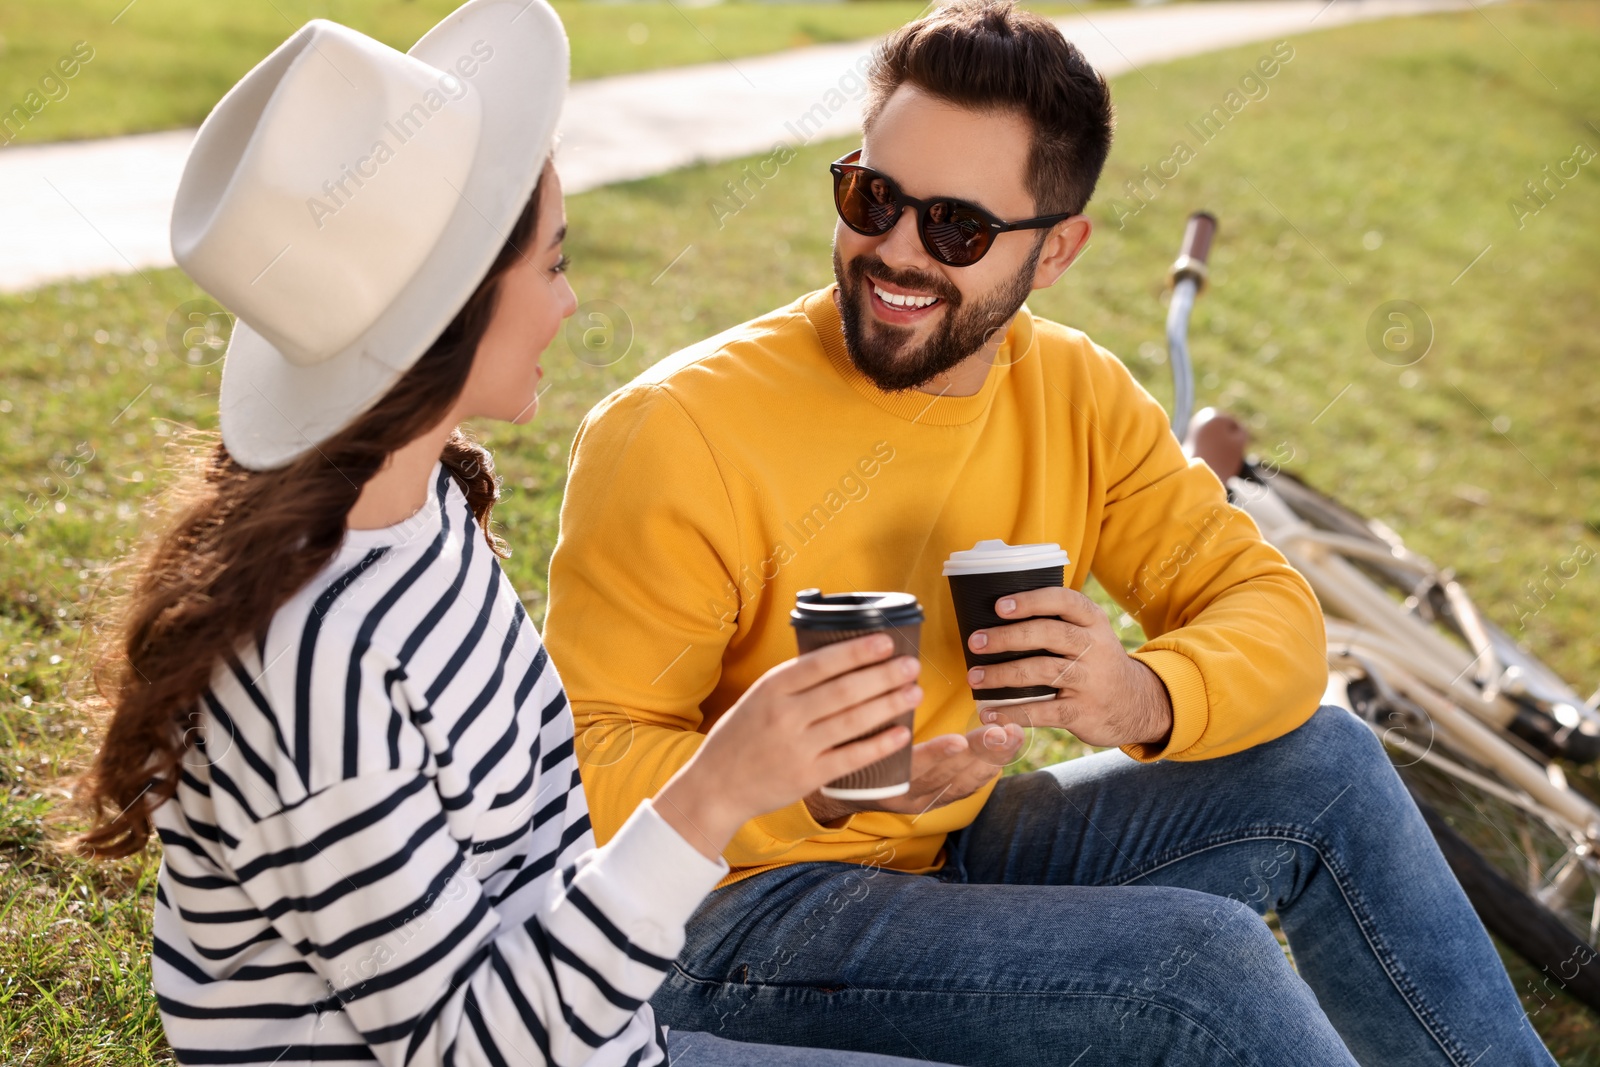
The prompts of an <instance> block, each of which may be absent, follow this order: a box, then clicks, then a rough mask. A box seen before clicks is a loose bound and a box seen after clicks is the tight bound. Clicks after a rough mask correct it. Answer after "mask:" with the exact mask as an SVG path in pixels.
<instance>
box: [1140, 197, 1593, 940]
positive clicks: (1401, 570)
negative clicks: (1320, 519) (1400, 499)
mask: <svg viewBox="0 0 1600 1067" xmlns="http://www.w3.org/2000/svg"><path fill="white" fill-rule="evenodd" d="M1215 225H1216V222H1215V219H1213V218H1212V217H1211V216H1209V215H1205V214H1204V213H1201V214H1197V215H1196V216H1193V217H1191V219H1190V223H1189V228H1188V230H1187V231H1186V233H1185V236H1184V245H1183V252H1182V253H1181V254H1180V256H1179V258H1178V261H1177V262H1176V263H1175V264H1174V265H1173V268H1172V271H1171V274H1170V279H1171V281H1172V286H1173V288H1172V298H1171V302H1170V304H1169V308H1168V314H1167V347H1168V357H1169V359H1170V361H1171V371H1172V378H1173V388H1174V403H1173V409H1172V415H1171V421H1172V428H1173V433H1174V434H1175V435H1176V436H1177V437H1178V439H1179V440H1180V441H1182V440H1184V439H1185V437H1186V436H1187V432H1188V429H1189V426H1190V421H1191V418H1192V411H1193V407H1194V403H1195V398H1194V372H1193V367H1192V365H1191V362H1190V358H1189V346H1188V330H1189V319H1190V316H1191V315H1192V313H1193V310H1194V303H1195V298H1196V297H1197V295H1198V294H1199V293H1200V291H1201V289H1202V288H1203V286H1204V284H1205V280H1206V270H1205V258H1206V255H1207V253H1208V252H1209V248H1210V243H1211V237H1212V235H1213V233H1214V230H1215ZM1251 473H1252V475H1253V477H1252V479H1249V480H1247V479H1245V478H1230V479H1228V486H1229V489H1230V491H1231V492H1232V494H1233V496H1234V498H1235V499H1234V502H1235V504H1236V505H1237V506H1238V507H1240V508H1242V509H1243V510H1244V511H1245V512H1246V513H1248V514H1249V515H1250V517H1251V518H1252V519H1253V520H1254V521H1255V523H1256V525H1257V526H1258V527H1259V528H1260V530H1261V532H1262V535H1263V536H1264V537H1265V538H1266V540H1267V541H1268V542H1270V543H1271V544H1272V545H1274V546H1275V547H1276V548H1277V549H1278V550H1279V551H1280V552H1282V553H1283V555H1284V557H1285V558H1286V559H1287V560H1288V561H1289V563H1290V564H1291V565H1292V566H1294V567H1295V568H1296V569H1297V570H1298V571H1299V572H1300V573H1301V574H1302V575H1304V576H1305V578H1306V580H1307V581H1308V582H1309V583H1310V585H1311V587H1312V589H1313V590H1314V591H1315V593H1316V595H1317V597H1318V599H1319V601H1320V602H1321V604H1322V607H1323V611H1324V616H1325V621H1326V626H1327V636H1328V668H1329V685H1328V690H1327V693H1326V694H1325V696H1324V700H1325V701H1327V702H1331V703H1338V704H1340V705H1342V706H1344V707H1346V708H1347V709H1349V710H1351V711H1352V712H1355V711H1356V708H1355V706H1354V704H1353V702H1352V701H1351V699H1350V697H1349V694H1348V692H1347V688H1348V686H1349V685H1350V684H1351V683H1352V682H1353V681H1355V680H1356V679H1362V678H1364V679H1370V680H1371V683H1372V684H1373V685H1375V686H1377V687H1378V689H1379V690H1380V692H1382V693H1384V694H1385V695H1386V696H1388V697H1391V698H1403V699H1396V700H1390V701H1386V703H1387V704H1388V705H1389V706H1401V707H1403V706H1406V705H1407V703H1409V706H1410V707H1414V708H1416V709H1418V710H1419V711H1420V712H1421V716H1422V718H1423V719H1425V723H1418V722H1411V723H1401V724H1398V725H1385V724H1381V723H1377V722H1373V721H1371V720H1370V719H1365V718H1364V720H1363V721H1366V722H1367V725H1368V727H1369V728H1371V729H1372V730H1373V732H1374V733H1376V734H1377V735H1378V737H1379V738H1380V740H1382V741H1383V742H1384V743H1385V745H1387V746H1388V747H1389V748H1390V749H1391V750H1392V751H1394V752H1398V753H1399V754H1401V755H1402V756H1403V757H1405V758H1407V759H1410V760H1411V761H1412V762H1413V763H1427V764H1429V765H1431V766H1432V767H1434V768H1435V769H1437V770H1439V771H1440V772H1442V773H1444V774H1446V775H1449V776H1451V777H1452V778H1454V779H1457V780H1459V781H1461V782H1467V783H1470V784H1471V785H1473V786H1474V787H1475V788H1478V789H1480V790H1482V791H1483V792H1484V793H1486V794H1488V795H1491V796H1494V797H1496V798H1498V799H1500V800H1501V801H1503V802H1505V803H1507V804H1510V805H1513V806H1515V807H1517V808H1519V809H1521V810H1523V811H1526V812H1528V813H1529V814H1530V815H1533V816H1535V817H1536V818H1538V819H1539V820H1540V821H1542V822H1543V823H1544V824H1545V825H1546V826H1548V827H1550V828H1551V830H1552V831H1554V832H1556V833H1557V834H1558V836H1559V837H1561V838H1563V839H1564V840H1565V842H1566V847H1567V852H1566V855H1565V856H1563V857H1561V859H1560V860H1558V861H1557V862H1556V863H1554V864H1552V865H1550V867H1549V868H1548V871H1549V877H1548V878H1547V879H1545V880H1544V884H1542V885H1533V886H1530V887H1529V888H1530V890H1531V891H1532V892H1533V894H1534V895H1535V896H1536V897H1538V898H1539V899H1540V900H1541V901H1542V902H1544V903H1545V904H1546V905H1549V906H1556V905H1559V904H1562V903H1565V902H1569V901H1572V900H1573V899H1574V898H1575V895H1576V894H1577V893H1578V892H1579V891H1580V889H1581V888H1582V886H1583V884H1584V882H1585V879H1586V878H1588V879H1590V880H1592V882H1593V883H1594V884H1595V885H1597V886H1600V808H1597V807H1596V806H1595V805H1594V804H1592V803H1590V802H1589V801H1588V800H1587V799H1586V798H1584V797H1583V796H1581V795H1580V794H1578V793H1576V792H1575V791H1573V790H1572V789H1570V788H1568V786H1567V782H1566V779H1565V777H1564V775H1563V774H1562V772H1561V769H1560V767H1559V765H1557V764H1555V763H1552V762H1549V761H1548V760H1547V759H1545V758H1544V757H1543V756H1542V755H1541V754H1540V753H1539V752H1537V751H1535V750H1533V749H1532V748H1531V746H1529V745H1528V744H1527V742H1525V741H1523V740H1522V739H1521V738H1519V737H1516V736H1515V735H1513V734H1511V733H1509V732H1508V729H1507V728H1508V727H1509V726H1510V725H1511V723H1512V722H1513V720H1514V719H1515V718H1516V717H1517V715H1518V713H1519V705H1518V703H1517V702H1516V701H1515V700H1514V699H1512V698H1513V697H1514V696H1528V697H1532V698H1533V699H1536V700H1537V701H1539V702H1540V705H1541V707H1545V708H1548V709H1550V713H1551V715H1552V716H1553V717H1554V718H1556V719H1557V720H1558V721H1560V722H1561V723H1562V725H1563V726H1564V727H1566V728H1568V729H1571V728H1575V727H1576V726H1577V724H1578V723H1580V722H1581V721H1582V720H1583V719H1585V718H1596V719H1597V721H1600V717H1596V715H1595V704H1596V702H1597V701H1600V690H1597V691H1596V693H1595V695H1594V696H1592V697H1590V698H1589V700H1587V701H1585V700H1583V699H1582V698H1580V697H1578V696H1577V695H1576V694H1575V693H1573V692H1572V690H1571V689H1570V688H1569V687H1567V686H1566V684H1565V683H1564V682H1562V681H1561V680H1560V679H1559V678H1555V677H1554V676H1553V675H1551V674H1550V673H1549V672H1548V671H1547V670H1545V669H1544V668H1542V667H1541V666H1540V665H1539V664H1538V663H1537V662H1536V661H1534V660H1532V659H1531V658H1529V657H1527V656H1526V655H1525V654H1523V653H1521V652H1520V650H1518V649H1517V648H1516V647H1515V643H1514V642H1512V641H1511V640H1510V638H1509V637H1506V636H1505V635H1504V634H1502V633H1500V632H1499V631H1498V630H1495V629H1494V628H1493V627H1492V626H1491V625H1489V624H1488V623H1487V622H1486V621H1485V620H1484V619H1483V618H1482V617H1481V615H1480V614H1479V613H1478V611H1477V609H1476V608H1475V607H1474V606H1473V604H1472V602H1471V600H1470V599H1469V598H1468V597H1467V595H1466V593H1465V591H1464V590H1462V589H1461V587H1460V586H1459V585H1458V584H1457V583H1456V582H1454V580H1453V579H1451V578H1450V576H1449V575H1447V574H1445V573H1442V572H1441V571H1439V569H1438V568H1436V567H1435V566H1434V565H1433V564H1432V563H1431V562H1429V561H1428V560H1427V559H1425V558H1423V557H1421V556H1419V555H1418V554H1416V553H1414V552H1412V551H1410V550H1408V549H1406V548H1405V546H1404V545H1403V544H1401V543H1400V541H1399V538H1398V537H1389V536H1383V534H1385V533H1386V531H1373V530H1364V531H1363V533H1365V534H1367V536H1353V535H1346V534H1340V533H1337V532H1330V531H1327V530H1320V529H1317V528H1315V527H1313V526H1311V525H1310V524H1309V523H1308V522H1306V521H1304V520H1302V519H1301V518H1300V516H1299V514H1298V513H1297V512H1296V511H1295V509H1294V507H1293V506H1292V505H1291V502H1290V500H1289V499H1288V498H1286V497H1285V495H1284V493H1282V492H1280V491H1279V490H1278V488H1276V487H1275V485H1274V483H1273V476H1274V474H1275V473H1276V471H1273V472H1271V473H1264V471H1263V470H1262V469H1261V468H1251ZM1292 484H1293V483H1291V482H1289V481H1288V480H1285V482H1284V483H1283V487H1284V489H1285V490H1289V489H1290V488H1291V485H1292ZM1298 491H1299V492H1301V493H1307V492H1308V490H1305V489H1303V488H1302V489H1299V490H1298ZM1291 495H1292V494H1291ZM1352 560H1357V561H1361V562H1364V563H1367V564H1371V565H1374V566H1376V567H1379V568H1381V569H1382V571H1383V573H1384V574H1385V575H1386V576H1392V577H1393V578H1394V579H1395V581H1396V584H1398V585H1404V584H1406V582H1408V581H1409V582H1410V584H1411V586H1412V587H1413V588H1416V589H1423V588H1427V587H1430V586H1431V587H1437V588H1438V589H1440V590H1442V591H1443V594H1444V596H1445V597H1446V599H1447V601H1448V603H1449V606H1450V609H1451V613H1452V615H1453V616H1454V617H1455V618H1456V619H1457V620H1458V621H1459V624H1460V629H1461V631H1462V633H1463V635H1464V637H1465V639H1466V642H1467V645H1468V646H1469V647H1467V648H1462V647H1460V646H1458V645H1456V644H1454V643H1452V642H1451V641H1449V640H1447V639H1446V638H1445V637H1444V636H1443V635H1442V634H1441V633H1439V632H1438V630H1437V629H1435V628H1434V627H1433V626H1431V625H1430V624H1429V623H1428V622H1427V621H1426V620H1425V619H1424V618H1422V617H1420V616H1419V615H1418V614H1417V613H1415V612H1413V611H1411V610H1408V607H1407V606H1406V605H1402V604H1400V603H1398V602H1397V601H1396V600H1395V599H1394V598H1393V597H1392V596H1390V595H1389V594H1388V593H1387V592H1385V590H1384V589H1383V588H1381V587H1380V586H1379V585H1378V584H1377V583H1376V582H1374V581H1373V580H1372V579H1371V578H1370V577H1369V576H1368V575H1367V574H1366V573H1363V572H1362V570H1360V569H1359V568H1358V567H1357V566H1356V565H1355V564H1354V563H1352ZM1406 726H1409V727H1411V728H1412V729H1411V731H1410V732H1411V733H1415V731H1416V728H1417V727H1419V726H1425V727H1426V730H1427V732H1428V742H1427V743H1426V744H1420V743H1418V741H1417V740H1415V739H1414V737H1413V736H1408V732H1407V731H1406V730H1405V729H1404V727H1406ZM1460 757H1465V758H1466V759H1469V760H1471V761H1473V762H1475V763H1477V764H1479V765H1480V766H1481V767H1483V768H1485V769H1486V770H1488V771H1489V772H1490V773H1491V774H1492V775H1494V776H1496V777H1498V779H1499V780H1498V781H1497V780H1495V778H1494V777H1490V776H1489V775H1488V774H1483V773H1479V772H1477V771H1474V770H1472V769H1471V768H1469V767H1467V766H1465V765H1463V763H1462V762H1461V760H1460ZM1530 866H1532V861H1531V860H1530ZM1588 925H1589V930H1588V940H1589V942H1590V943H1591V944H1595V943H1597V942H1600V892H1597V894H1596V898H1595V904H1594V908H1593V914H1592V915H1591V916H1590V919H1589V924H1588Z"/></svg>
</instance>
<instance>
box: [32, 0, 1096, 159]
mask: <svg viewBox="0 0 1600 1067" xmlns="http://www.w3.org/2000/svg"><path fill="white" fill-rule="evenodd" d="M458 6H460V0H230V2H227V3H218V2H216V0H134V2H133V3H132V4H129V2H128V0H49V2H48V3H45V2H39V0H32V2H29V0H13V2H11V3H8V4H7V6H6V13H5V19H4V21H3V22H0V109H3V111H0V115H3V114H6V113H10V111H11V108H12V107H13V106H14V105H16V104H18V103H22V102H23V101H24V100H25V99H26V96H27V94H28V93H29V92H30V91H35V92H37V91H38V90H39V87H40V79H41V78H43V77H44V76H45V75H47V74H48V73H50V71H51V70H52V69H54V67H55V64H56V62H57V60H59V59H61V58H62V57H63V56H65V55H67V54H68V53H70V52H71V51H72V49H73V46H74V45H75V44H76V43H77V42H79V41H84V42H87V44H88V46H89V47H90V48H91V49H92V50H93V53H92V55H93V58H92V59H90V60H89V61H88V62H87V63H86V64H83V65H82V67H81V69H80V70H78V71H77V73H76V75H75V76H74V77H72V78H71V79H70V80H67V81H66V82H65V88H66V94H65V95H64V96H61V90H60V89H59V88H55V87H54V85H53V83H52V85H51V86H50V88H52V89H53V91H54V93H55V94H56V95H57V96H60V99H58V100H50V99H48V98H47V97H46V96H45V94H43V93H39V95H38V96H37V97H36V98H35V100H34V101H33V102H32V103H31V106H32V107H33V108H36V109H38V114H37V115H35V116H34V117H33V118H32V119H31V120H30V121H29V122H28V123H27V124H26V125H25V126H22V127H21V130H20V133H19V132H18V129H17V126H16V125H15V124H13V126H12V127H11V128H10V129H9V130H5V131H0V144H3V143H5V142H6V140H7V139H8V137H10V136H13V135H15V137H16V141H17V143H27V142H33V141H60V140H67V139H71V138H80V137H104V136H108V135H111V134H119V133H137V132H141V131H146V130H163V129H172V128H176V127H181V126H194V125H198V124H199V122H200V120H201V119H203V118H205V116H206V113H207V112H208V111H210V110H211V106H212V105H213V104H215V103H216V102H217V100H218V99H220V98H221V96H222V94H223V93H224V92H226V91H227V90H228V88H229V86H231V85H232V84H233V83H234V82H236V81H238V79H239V78H240V77H241V76H242V75H243V74H244V73H245V72H246V71H247V70H249V69H250V68H251V67H252V66H254V65H255V64H256V63H257V62H259V61H260V60H261V59H262V58H264V57H265V56H266V55H267V53H268V52H270V51H272V49H274V48H276V47H277V46H278V45H279V44H281V43H282V42H283V40H284V39H285V38H286V37H288V36H289V34H291V33H292V32H293V31H294V30H296V29H297V28H299V27H300V26H301V25H302V24H303V23H304V22H305V21H306V20H307V19H311V18H327V19H333V20H335V21H337V22H343V23H345V24H346V25H349V26H352V27H354V28H356V29H358V30H361V31H362V32H363V33H368V34H371V35H372V36H374V37H376V38H377V39H379V40H381V41H383V42H384V43H386V44H389V45H392V46H393V47H396V48H399V49H401V50H404V49H406V48H409V47H410V46H411V45H412V44H413V43H414V42H415V41H416V40H417V38H418V37H420V36H422V34H423V33H424V32H425V31H426V30H427V29H428V28H429V27H430V26H432V25H433V24H434V23H436V22H438V21H439V19H440V18H442V17H443V16H444V15H446V14H447V13H449V12H450V11H452V10H454V9H455V8H456V7H458ZM1028 6H1030V7H1037V8H1038V9H1039V10H1041V11H1045V12H1048V13H1051V14H1066V13H1071V12H1072V11H1073V10H1074V7H1073V5H1072V4H1070V3H1055V4H1040V5H1031V4H1030V5H1028ZM1076 6H1077V8H1078V9H1081V10H1092V9H1095V8H1098V7H1109V6H1115V4H1114V3H1112V2H1096V0H1085V2H1082V3H1079V4H1077V5H1076ZM555 7H556V9H557V10H558V11H559V12H560V13H561V18H562V21H563V22H565V24H566V27H567V34H568V36H569V37H570V39H571V41H572V76H573V77H574V78H596V77H600V76H602V75H607V74H622V73H627V72H629V71H638V70H653V69H656V68H659V67H674V66H682V65H684V64H689V63H713V62H718V61H721V60H738V59H739V58H740V57H741V56H749V55H756V54H759V53H763V52H775V51H779V50H781V49H785V48H796V47H801V46H804V45H810V44H821V43H826V42H830V41H852V40H858V39H861V38H866V37H874V36H876V35H878V34H881V33H886V32H888V31H889V30H891V29H893V28H894V27H896V26H899V25H900V24H902V23H904V22H906V21H908V20H910V19H912V18H915V17H916V16H917V15H918V14H919V13H920V12H922V11H923V10H924V5H923V4H922V3H919V2H917V0H863V2H858V3H849V4H806V3H773V4H767V3H729V4H723V5H720V6H717V7H709V8H695V7H686V6H684V5H683V4H681V3H583V2H581V0H556V3H555ZM119 13H120V14H119ZM113 20H115V21H114V22H113ZM69 69H70V68H69ZM40 101H43V106H42V107H40V106H39V104H40Z"/></svg>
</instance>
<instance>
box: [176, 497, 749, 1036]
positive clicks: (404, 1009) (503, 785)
mask: <svg viewBox="0 0 1600 1067" xmlns="http://www.w3.org/2000/svg"><path fill="white" fill-rule="evenodd" d="M432 484H433V493H432V494H431V495H430V497H429V500H428V504H427V506H426V507H425V508H424V509H423V510H422V511H421V512H419V513H418V514H417V515H415V516H413V517H412V518H411V519H409V520H407V521H406V522H404V523H401V524H400V525H398V526H395V527H390V528H388V529H385V530H372V531H352V532H350V533H349V534H348V535H347V537H346V540H345V543H344V545H343V546H341V548H340V550H339V553H338V555H337V556H336V557H335V558H334V559H333V560H332V561H331V562H330V564H329V565H328V567H327V568H325V569H324V571H323V572H322V573H321V574H320V575H318V577H317V578H315V579H314V580H312V581H311V582H310V583H309V584H308V585H307V586H306V587H305V588H304V589H301V590H300V591H299V592H297V593H296V594H295V596H294V597H293V599H291V600H290V601H289V602H288V603H287V604H285V605H284V607H283V608H282V609H281V610H279V611H278V613H277V614H276V615H275V616H274V617H273V619H272V623H271V625H270V627H269V628H268V629H267V631H266V633H265V634H264V635H262V636H261V638H260V639H258V640H256V641H252V642H246V643H245V644H244V645H243V646H242V647H241V648H240V649H239V650H238V653H237V655H236V656H234V657H230V658H229V659H228V661H227V662H225V663H223V664H219V665H218V668H217V671H216V673H215V675H214V677H213V681H212V686H211V690H210V691H209V692H208V693H207V694H206V695H205V698H204V700H203V701H202V702H201V703H202V707H201V709H200V710H201V721H202V724H203V726H202V730H201V731H200V733H201V734H203V737H199V738H196V739H194V744H193V745H192V747H191V749H190V751H189V753H188V756H187V758H186V759H185V762H184V767H183V770H182V773H181V777H180V781H179V786H178V792H177V795H176V796H175V797H174V798H173V800H171V801H170V802H168V803H167V804H165V805H163V806H162V808H161V809H160V811H159V812H158V813H157V827H158V830H159V833H160V836H161V840H162V843H163V845H164V848H165V855H164V858H163V862H162V867H161V877H160V882H159V885H158V888H157V893H156V922H155V935H156V936H155V961H154V970H155V988H156V994H157V999H158V1002H159V1006H160V1009H161V1014H162V1019H163V1022H164V1023H165V1025H166V1029H167V1036H168V1038H169V1040H170V1041H171V1043H172V1045H173V1048H174V1049H175V1051H176V1054H177V1057H178V1060H179V1062H181V1063H185V1064H224V1063H227V1064H233V1063H260V1064H278V1065H282V1067H289V1065H293V1064H310V1063H328V1062H342V1061H360V1060H377V1061H379V1062H382V1063H385V1064H393V1065H400V1064H456V1065H460V1067H466V1065H469V1064H486V1065H490V1064H502V1063H526V1062H534V1063H548V1064H558V1065H563V1067H566V1065H576V1064H586V1065H591V1067H623V1065H638V1067H643V1065H649V1064H658V1063H663V1062H664V1061H665V1055H664V1052H663V1042H662V1041H661V1037H660V1033H659V1030H658V1028H657V1026H656V1024H655V1021H654V1018H653V1016H652V1014H651V1011H650V1007H649V1005H648V1003H646V1001H647V1000H648V998H649V997H650V995H651V994H652V993H653V992H654V991H655V989H656V987H657V986H658V985H659V984H660V982H661V980H662V978H663V977H664V975H665V973H666V970H667V968H668V966H669V965H670V963H671V960H672V957H674V956H675V955H676V954H677V952H678V950H679V949H680V948H681V947H682V944H683V923H684V922H685V921H686V920H687V918H688V916H689V914H690V913H691V912H692V911H693V910H694V908H695V906H696V905H698V904H699V902H700V900H701V899H702V898H703V897H704V896H705V894H706V893H707V892H709V891H710V889H711V888H712V886H714V885H715V884H716V882H717V881H718V880H719V879H720V878H721V877H722V875H723V874H725V873H726V870H727V867H726V864H723V863H720V862H713V861H711V860H708V859H706V858H705V857H703V856H701V855H700V853H699V852H698V851H696V850H695V849H694V848H692V847H691V846H690V845H689V844H688V843H687V842H685V841H684V840H683V839H682V838H681V837H679V836H678V835H677V834H676V833H675V832H674V831H673V830H672V829H671V828H670V827H669V826H667V824H666V823H665V822H664V821H662V820H661V818H660V817H659V816H658V815H656V814H655V812H654V810H653V809H652V808H651V807H650V805H649V804H648V803H646V804H645V805H643V806H641V807H640V809H639V810H638V811H637V812H635V814H634V816H633V818H632V819H630V820H629V822H628V823H627V825H625V826H624V827H623V829H622V831H621V832H620V833H619V834H618V836H617V838H616V839H615V840H613V841H612V842H610V843H608V844H607V846H606V847H605V848H604V849H598V850H597V849H595V847H594V835H593V833H592V831H591V829H590V826H589V815H588V805H587V804H586V803H585V800H584V794H583V788H582V783H581V781H580V779H579V774H578V760H577V757H576V754H575V752H574V747H573V732H572V716H571V714H570V713H569V711H568V709H567V702H566V695H565V693H564V692H563V691H562V688H561V682H560V679H559V678H558V677H557V674H556V670H555V667H554V665H552V664H551V663H550V661H549V658H548V656H547V655H546V653H545V649H544V645H543V643H542V642H541V641H540V639H539V634H538V632H537V631H536V630H535V629H534V628H533V625H532V624H531V623H530V622H529V620H528V617H527V615H526V613H525V612H524V611H523V608H522V604H521V603H520V601H519V600H518V598H517V596H516V594H515V592H514V591H513V590H512V588H511V586H510V584H509V583H508V582H507V580H506V578H505V575H504V574H503V573H502V571H501V569H500V565H499V561H498V560H497V559H496V558H495V556H494V555H493V553H491V552H490V551H488V548H487V547H486V546H485V544H484V543H483V540H482V535H481V534H480V532H479V531H478V528H477V526H476V524H475V522H474V520H473V516H472V512H471V509H470V508H469V507H468V505H467V502H466V498H465V496H464V495H463V494H462V492H461V490H460V488H459V487H458V486H457V485H456V483H455V481H454V480H453V479H452V478H451V477H450V475H449V474H448V472H447V471H445V470H444V469H443V468H442V467H436V468H435V472H434V479H433V483H432Z"/></svg>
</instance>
